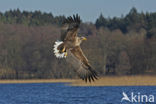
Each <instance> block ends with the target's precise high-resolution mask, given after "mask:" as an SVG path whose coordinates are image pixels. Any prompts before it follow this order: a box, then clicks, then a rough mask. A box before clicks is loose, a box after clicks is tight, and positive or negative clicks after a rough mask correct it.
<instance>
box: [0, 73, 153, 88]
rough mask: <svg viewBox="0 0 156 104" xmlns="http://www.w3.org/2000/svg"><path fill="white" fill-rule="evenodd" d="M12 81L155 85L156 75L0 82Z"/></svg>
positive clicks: (12, 81)
mask: <svg viewBox="0 0 156 104" xmlns="http://www.w3.org/2000/svg"><path fill="white" fill-rule="evenodd" d="M13 83H69V84H67V85H71V86H156V76H149V75H148V76H147V75H142V76H141V75H139V76H105V77H102V78H99V79H98V80H96V81H94V82H91V83H90V82H87V83H85V82H84V81H82V80H81V79H19V80H16V79H12V80H11V79H9V80H7V79H4V80H0V84H13Z"/></svg>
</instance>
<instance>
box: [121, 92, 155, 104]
mask: <svg viewBox="0 0 156 104" xmlns="http://www.w3.org/2000/svg"><path fill="white" fill-rule="evenodd" d="M122 95H123V97H122V99H121V102H124V101H128V102H132V103H137V102H141V103H145V102H146V103H147V102H150V103H152V102H154V95H146V94H141V93H140V92H138V93H134V92H131V93H130V96H128V95H127V94H126V93H125V92H122Z"/></svg>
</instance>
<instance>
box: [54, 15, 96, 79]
mask: <svg viewBox="0 0 156 104" xmlns="http://www.w3.org/2000/svg"><path fill="white" fill-rule="evenodd" d="M80 23H81V20H80V16H78V14H77V15H73V17H71V16H69V17H68V18H66V19H65V21H64V23H63V28H62V29H63V32H62V34H61V40H60V41H56V42H55V45H54V54H55V56H56V57H57V58H66V57H67V50H68V51H70V52H71V53H72V54H73V56H75V58H77V59H78V60H79V61H80V62H81V65H82V67H83V68H82V69H81V70H78V71H77V72H78V75H79V77H80V78H81V79H82V80H85V81H86V82H87V80H89V82H91V81H94V80H95V79H97V73H96V71H95V70H94V69H93V68H92V67H91V65H90V64H89V62H88V59H87V58H86V57H85V55H84V54H83V52H82V49H81V47H80V44H81V42H82V41H83V40H87V39H86V38H85V37H78V36H77V34H78V30H79V26H80Z"/></svg>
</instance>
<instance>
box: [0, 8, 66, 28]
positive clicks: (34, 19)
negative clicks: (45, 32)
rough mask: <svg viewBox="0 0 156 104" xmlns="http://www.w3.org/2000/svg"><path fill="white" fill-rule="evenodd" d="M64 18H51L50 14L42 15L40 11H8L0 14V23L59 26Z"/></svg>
mask: <svg viewBox="0 0 156 104" xmlns="http://www.w3.org/2000/svg"><path fill="white" fill-rule="evenodd" d="M64 19H65V16H53V14H52V13H43V12H41V11H34V12H29V11H20V10H19V9H16V10H9V11H6V12H5V13H2V12H0V22H2V23H6V24H24V25H28V26H39V25H40V26H43V25H49V24H53V25H61V23H62V22H63V20H64Z"/></svg>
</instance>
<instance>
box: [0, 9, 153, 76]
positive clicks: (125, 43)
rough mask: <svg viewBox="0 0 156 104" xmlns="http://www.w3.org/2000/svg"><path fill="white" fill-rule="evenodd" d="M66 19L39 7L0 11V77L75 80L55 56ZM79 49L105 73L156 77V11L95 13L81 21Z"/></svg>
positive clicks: (70, 71) (68, 65)
mask: <svg viewBox="0 0 156 104" xmlns="http://www.w3.org/2000/svg"><path fill="white" fill-rule="evenodd" d="M65 18H66V17H65V16H64V15H62V16H54V15H53V14H52V13H45V12H41V11H34V12H30V11H20V10H19V9H16V10H9V11H6V12H4V13H2V12H0V79H47V78H77V76H76V73H75V72H74V70H73V69H74V67H73V66H72V65H71V64H67V63H66V60H65V59H57V58H56V57H55V56H54V54H53V45H54V42H55V41H56V40H59V38H60V34H61V32H60V30H61V26H62V22H63V21H64V19H65ZM79 35H83V36H85V37H87V41H86V42H83V43H82V45H81V48H82V50H83V52H84V54H85V55H86V57H87V58H88V60H89V62H90V63H91V64H92V66H93V67H94V68H95V70H97V72H98V73H100V76H106V75H116V76H122V75H156V12H153V13H149V12H146V13H144V12H138V11H137V9H136V8H134V7H133V8H132V9H131V10H130V11H129V13H128V14H126V15H125V16H124V15H122V16H121V17H113V18H110V17H107V18H106V17H105V16H104V14H99V17H98V18H97V19H96V22H95V23H93V22H83V20H82V24H81V25H80V31H79Z"/></svg>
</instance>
